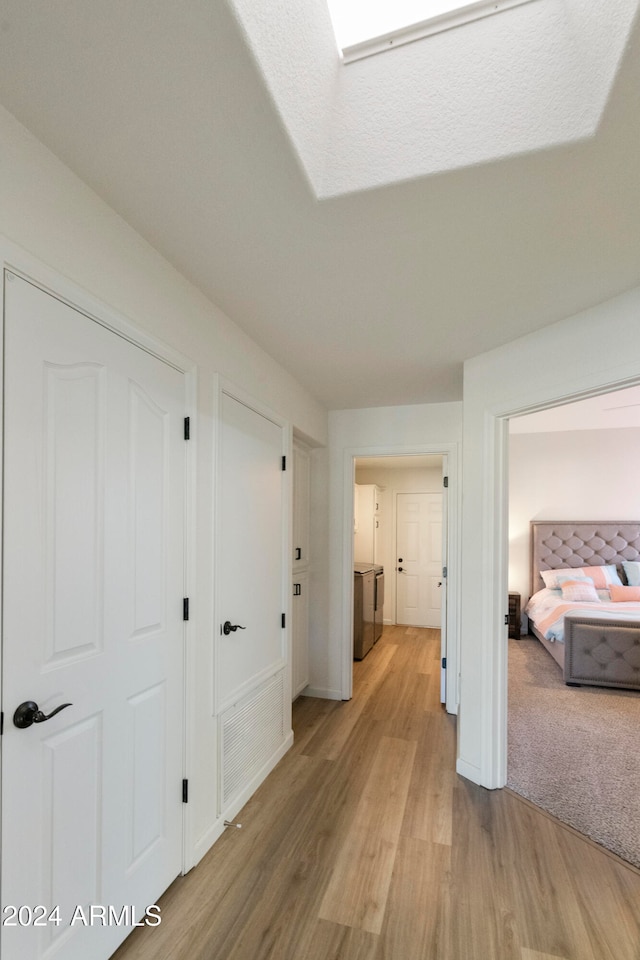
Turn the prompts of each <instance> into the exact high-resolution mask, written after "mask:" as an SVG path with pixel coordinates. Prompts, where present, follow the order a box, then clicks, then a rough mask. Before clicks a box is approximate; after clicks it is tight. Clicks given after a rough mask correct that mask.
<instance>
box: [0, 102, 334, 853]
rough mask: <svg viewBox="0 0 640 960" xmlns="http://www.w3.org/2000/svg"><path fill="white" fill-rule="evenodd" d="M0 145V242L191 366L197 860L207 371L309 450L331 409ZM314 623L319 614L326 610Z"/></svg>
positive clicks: (90, 202) (110, 216)
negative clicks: (271, 414) (274, 416)
mask: <svg viewBox="0 0 640 960" xmlns="http://www.w3.org/2000/svg"><path fill="white" fill-rule="evenodd" d="M0 143H1V144H2V152H1V154H0V235H4V237H6V238H7V239H8V240H9V241H10V242H11V243H13V244H18V245H19V246H20V247H22V248H24V250H26V251H28V253H30V254H31V255H33V256H34V257H36V258H38V259H39V260H41V261H42V262H43V263H44V264H45V265H47V266H48V267H50V268H52V269H53V270H55V271H57V272H58V273H60V274H62V275H63V276H64V277H67V278H69V279H70V280H72V281H73V282H74V283H75V284H76V285H79V286H80V287H82V288H83V289H85V290H86V291H89V292H90V293H91V294H92V295H93V296H94V297H97V298H99V299H100V300H102V301H103V302H104V303H105V304H108V305H109V306H110V307H111V308H113V309H114V310H116V311H117V312H118V313H120V314H121V315H123V316H125V317H126V318H128V319H129V320H131V321H132V322H133V323H134V324H135V325H136V326H138V327H140V328H142V329H144V330H146V331H148V332H149V333H151V334H152V335H154V336H155V337H157V338H159V339H161V340H162V341H164V342H165V343H167V344H168V345H170V346H171V347H173V348H174V349H176V350H178V351H180V352H181V353H182V354H186V355H187V356H188V357H190V358H192V359H193V361H194V364H196V365H197V375H198V396H197V412H198V416H197V423H195V424H194V426H195V428H196V429H195V431H194V434H195V441H196V443H197V503H196V511H197V543H196V559H197V579H196V582H195V589H194V590H192V592H191V599H192V610H193V611H194V613H195V617H196V623H195V630H196V648H197V655H196V663H195V670H194V676H195V677H196V678H197V689H196V691H195V693H196V697H195V699H196V701H197V703H198V704H199V714H198V716H197V718H196V720H195V724H194V725H195V729H196V736H197V741H196V743H195V754H194V756H195V760H196V762H195V763H194V764H193V766H192V769H190V770H189V777H190V785H191V790H190V796H191V797H192V802H193V806H192V808H191V818H192V820H191V825H192V828H191V838H190V845H191V848H192V849H193V850H194V851H195V855H197V856H199V855H200V854H202V853H203V852H204V850H205V849H206V847H207V844H208V842H209V837H210V831H211V829H212V824H213V820H214V818H215V813H216V750H217V746H216V736H215V720H214V718H213V716H212V713H213V711H212V709H211V706H212V701H211V697H212V690H213V682H212V672H213V609H212V600H211V597H212V584H213V574H214V571H213V568H212V555H213V549H212V538H213V511H212V505H213V493H214V491H213V483H212V480H213V429H214V399H215V398H214V374H215V373H220V374H222V375H223V376H224V377H226V378H229V379H231V380H232V381H234V382H235V383H236V384H238V385H239V386H240V387H242V388H243V389H244V390H246V391H247V393H249V394H251V395H252V396H254V397H256V398H257V399H258V400H260V401H261V402H262V403H263V404H266V405H267V406H269V407H271V408H272V409H273V410H275V411H276V412H277V413H279V414H280V415H281V416H282V417H284V418H285V419H287V420H289V421H290V422H291V423H292V425H293V426H295V427H296V428H298V429H299V431H300V432H301V433H303V434H304V435H305V436H306V438H307V439H309V440H311V441H312V442H314V443H320V444H322V443H325V442H326V440H327V416H326V412H325V411H324V409H323V408H322V407H321V406H320V405H319V404H318V403H317V402H316V401H315V400H314V399H313V398H312V397H311V396H310V395H309V394H308V393H307V391H306V390H305V389H304V388H303V387H302V386H301V385H300V384H299V383H297V381H296V380H294V378H293V377H292V376H290V375H289V374H288V373H287V372H285V371H284V370H283V369H282V367H280V366H279V365H278V364H277V363H276V362H275V361H274V360H272V359H271V358H270V357H269V356H268V355H267V354H266V353H265V352H264V351H263V350H262V349H261V348H260V347H258V346H257V345H256V344H255V343H254V342H253V341H252V340H251V339H250V338H249V337H247V336H246V335H245V334H244V333H243V332H242V331H241V330H240V329H239V327H237V326H236V325H235V324H234V323H233V322H232V321H231V320H230V319H229V318H228V317H226V316H225V315H224V314H223V313H222V311H221V310H219V309H218V308H217V307H216V306H215V305H214V304H212V303H211V302H210V301H208V300H207V299H206V298H205V297H204V296H203V295H202V294H201V293H200V292H199V291H198V290H197V289H196V288H195V287H193V286H192V285H191V284H190V283H189V282H188V281H187V280H186V279H185V278H184V277H183V276H181V275H180V274H179V273H178V272H177V271H176V270H175V269H174V268H173V267H172V266H171V265H170V264H169V263H168V262H167V261H166V260H164V259H163V258H162V257H161V256H160V255H159V254H158V253H157V252H156V251H155V250H154V249H153V248H152V247H151V246H150V245H149V244H148V243H147V242H146V241H145V240H144V239H142V237H140V236H139V235H138V234H137V233H135V231H134V230H132V229H131V228H130V227H129V226H128V225H127V224H126V223H125V222H124V221H123V220H122V219H121V218H120V217H119V216H118V215H117V214H116V213H114V212H113V210H111V209H110V208H109V207H108V206H107V205H106V204H105V203H103V202H102V201H101V200H100V199H99V197H98V196H97V195H96V194H95V193H93V192H92V191H91V190H90V189H89V188H88V187H87V186H86V185H85V184H84V183H82V182H81V181H80V180H79V179H78V178H77V177H76V176H75V175H74V174H73V173H72V172H71V171H70V170H69V169H68V168H67V167H65V166H64V164H62V163H61V162H60V161H59V160H58V159H57V158H56V157H54V156H53V154H51V153H50V152H49V151H48V150H47V149H46V148H45V147H43V146H42V144H40V143H39V142H38V141H37V140H35V139H34V137H32V136H31V134H29V133H28V132H27V131H26V130H25V129H24V127H22V126H21V125H20V124H18V123H17V122H16V121H15V119H14V118H13V117H12V116H11V115H10V114H8V113H7V112H6V111H5V110H4V109H2V108H0ZM248 281H250V278H248ZM323 510H324V511H325V512H324V513H323ZM314 514H315V524H316V528H317V527H318V526H320V525H321V524H323V523H324V525H325V526H326V517H327V514H326V507H325V505H323V504H322V503H320V504H319V505H318V506H317V507H316V508H314ZM322 549H323V544H322V542H320V543H319V544H317V545H316V546H315V548H314V550H315V553H316V562H317V563H318V564H319V566H320V568H322V567H323V566H324V562H323V558H322V556H321V551H322ZM325 611H326V607H325ZM316 614H317V616H318V617H319V618H320V619H321V618H322V616H323V614H322V610H320V611H319V612H318V611H316ZM324 616H325V624H326V613H325V614H324ZM190 802H191V801H190Z"/></svg>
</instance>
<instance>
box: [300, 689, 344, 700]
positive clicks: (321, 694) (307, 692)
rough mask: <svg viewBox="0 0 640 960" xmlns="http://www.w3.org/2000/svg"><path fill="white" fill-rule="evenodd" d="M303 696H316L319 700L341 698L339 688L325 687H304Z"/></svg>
mask: <svg viewBox="0 0 640 960" xmlns="http://www.w3.org/2000/svg"><path fill="white" fill-rule="evenodd" d="M302 696H303V697H318V698H319V699H320V700H342V691H341V690H330V689H328V688H325V687H305V689H304V690H303V691H302Z"/></svg>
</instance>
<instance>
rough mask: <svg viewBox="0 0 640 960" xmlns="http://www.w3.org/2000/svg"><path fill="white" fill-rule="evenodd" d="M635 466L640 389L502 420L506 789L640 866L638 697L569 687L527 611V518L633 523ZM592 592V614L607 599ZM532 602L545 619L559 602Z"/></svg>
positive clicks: (637, 511)
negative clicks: (505, 426)
mask: <svg viewBox="0 0 640 960" xmlns="http://www.w3.org/2000/svg"><path fill="white" fill-rule="evenodd" d="M639 467H640V387H639V386H633V387H627V388H624V389H621V390H619V391H616V392H614V393H608V394H602V395H600V396H595V397H590V398H587V399H585V400H580V401H576V402H574V403H568V404H564V405H562V406H558V407H554V408H552V409H547V410H544V411H541V412H538V413H534V414H529V415H523V416H518V417H513V418H511V419H510V421H509V583H508V586H509V599H510V629H509V635H510V639H509V655H508V671H509V673H508V677H509V682H508V691H509V695H508V737H507V740H508V758H507V786H509V787H510V788H511V789H513V790H514V791H515V792H517V793H519V794H521V795H522V796H524V797H526V798H527V799H529V800H531V801H532V802H534V803H536V804H537V805H539V806H541V807H542V808H543V809H546V810H547V811H549V812H550V813H552V814H553V815H554V816H556V817H558V818H559V819H561V820H563V821H565V822H567V823H568V824H569V825H571V826H573V827H574V828H576V829H577V830H579V831H580V832H581V833H584V834H586V835H587V836H591V837H592V838H594V839H596V840H597V841H598V842H600V843H602V844H603V845H604V846H606V847H608V849H610V850H612V851H613V852H614V853H617V854H618V855H620V856H622V857H623V859H625V860H627V861H629V862H632V863H634V864H635V865H636V866H640V842H638V840H637V836H638V830H637V826H636V825H637V824H638V823H640V801H639V800H638V797H637V791H636V788H635V785H636V784H637V782H638V777H640V764H639V763H638V762H637V761H636V760H635V757H636V756H637V749H634V748H633V743H634V742H635V738H636V731H637V729H638V725H639V724H640V693H638V692H635V691H629V690H619V689H611V688H602V687H595V686H586V685H585V686H582V687H569V686H566V685H565V683H564V680H563V675H562V671H561V668H560V667H559V666H558V664H557V663H556V662H555V660H554V659H553V658H552V657H551V656H550V654H549V653H548V652H547V650H545V649H544V647H543V646H542V645H541V643H540V642H539V641H538V640H537V639H536V638H535V637H534V635H533V633H532V632H531V631H530V630H529V626H530V624H529V620H528V617H527V612H526V611H527V603H528V601H529V598H530V596H531V594H532V593H534V592H535V590H536V589H537V588H536V580H537V577H536V576H535V574H536V573H537V571H535V570H534V571H532V570H531V555H532V550H531V543H530V530H531V526H530V525H531V522H532V521H543V520H547V521H566V522H569V521H591V520H593V521H598V520H600V521H603V522H604V521H616V522H618V521H640V504H639V502H638V497H637V495H636V491H635V484H634V482H633V480H632V478H633V477H635V476H637V471H638V468H639ZM578 548H579V545H578ZM587 565H588V564H587ZM546 592H547V593H548V591H546ZM596 594H597V599H596V600H594V601H593V603H594V606H596V605H598V604H603V603H606V601H609V600H610V597H609V596H607V597H604V594H603V592H602V591H596ZM537 597H538V603H537V607H538V609H540V610H542V611H545V610H546V607H545V604H547V603H551V602H553V601H554V598H553V597H548V596H545V595H541V594H538V595H537ZM518 604H519V605H520V610H521V618H520V622H519V623H517V624H516V622H515V621H516V619H517V613H516V609H517V606H518ZM623 605H624V603H623ZM547 622H549V619H548V617H547ZM554 642H555V641H554ZM551 649H553V647H552V646H551ZM614 731H615V732H614ZM625 744H626V747H625ZM631 768H633V769H631ZM612 804H613V807H614V808H615V809H616V810H617V811H618V815H612Z"/></svg>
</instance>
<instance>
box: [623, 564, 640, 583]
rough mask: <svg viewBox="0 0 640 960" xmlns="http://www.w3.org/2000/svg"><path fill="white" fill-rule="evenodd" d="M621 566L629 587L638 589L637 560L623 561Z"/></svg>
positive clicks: (639, 565)
mask: <svg viewBox="0 0 640 960" xmlns="http://www.w3.org/2000/svg"><path fill="white" fill-rule="evenodd" d="M622 566H623V567H624V572H625V574H626V575H627V583H628V584H629V586H630V587H640V563H638V562H637V560H623V561H622Z"/></svg>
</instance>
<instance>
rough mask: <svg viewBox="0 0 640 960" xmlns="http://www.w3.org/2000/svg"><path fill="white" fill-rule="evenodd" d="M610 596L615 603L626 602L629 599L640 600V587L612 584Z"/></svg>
mask: <svg viewBox="0 0 640 960" xmlns="http://www.w3.org/2000/svg"><path fill="white" fill-rule="evenodd" d="M609 596H610V597H611V599H612V600H613V602H614V603H625V602H626V601H628V600H637V601H640V587H617V586H616V585H615V584H613V583H612V584H611V586H610V587H609Z"/></svg>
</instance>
